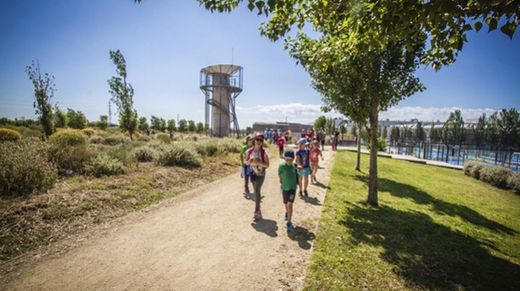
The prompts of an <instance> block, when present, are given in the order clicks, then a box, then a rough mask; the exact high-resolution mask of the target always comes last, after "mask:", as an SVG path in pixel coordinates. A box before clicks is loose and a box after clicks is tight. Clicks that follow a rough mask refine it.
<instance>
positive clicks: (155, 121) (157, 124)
mask: <svg viewBox="0 0 520 291" xmlns="http://www.w3.org/2000/svg"><path fill="white" fill-rule="evenodd" d="M150 124H151V125H150V127H151V128H152V129H153V130H157V131H160V130H161V119H160V118H159V117H157V116H153V115H152V118H151V119H150Z"/></svg>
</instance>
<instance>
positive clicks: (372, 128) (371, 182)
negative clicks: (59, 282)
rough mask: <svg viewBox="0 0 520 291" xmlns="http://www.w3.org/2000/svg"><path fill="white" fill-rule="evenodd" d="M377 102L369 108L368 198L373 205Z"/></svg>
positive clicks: (375, 204)
mask: <svg viewBox="0 0 520 291" xmlns="http://www.w3.org/2000/svg"><path fill="white" fill-rule="evenodd" d="M377 114H378V112H377V104H373V105H372V106H371V108H370V117H369V120H370V172H369V181H368V200H367V202H368V203H369V204H371V205H373V206H377V204H378V203H377V150H378V148H377Z"/></svg>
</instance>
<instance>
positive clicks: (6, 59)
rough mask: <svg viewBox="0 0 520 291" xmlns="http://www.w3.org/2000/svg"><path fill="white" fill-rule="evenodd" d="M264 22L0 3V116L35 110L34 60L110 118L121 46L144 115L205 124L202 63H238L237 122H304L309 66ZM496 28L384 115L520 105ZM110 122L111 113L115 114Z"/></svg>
mask: <svg viewBox="0 0 520 291" xmlns="http://www.w3.org/2000/svg"><path fill="white" fill-rule="evenodd" d="M262 21H265V17H257V16H256V14H253V13H250V12H249V11H248V10H247V9H246V8H245V7H241V9H238V10H236V11H234V12H232V13H231V14H211V13H210V12H208V11H206V10H205V9H204V8H203V7H200V6H199V5H198V4H197V3H196V1H195V0H182V1H166V0H161V1H159V0H154V1H152V0H149V1H144V3H143V4H141V5H136V4H134V3H133V1H132V0H112V1H102V0H89V1H86V0H77V1H66V0H54V1H52V0H47V1H25V0H18V1H1V2H0V116H7V117H10V118H14V117H22V116H24V117H27V118H33V117H34V109H33V108H32V102H33V99H34V97H33V89H32V87H31V83H30V81H29V80H28V79H27V76H26V74H25V72H24V69H25V66H26V65H28V64H30V63H31V61H32V60H38V61H39V63H40V66H41V69H42V71H44V72H50V73H52V74H53V75H54V76H55V79H56V80H55V81H56V86H57V89H58V90H57V92H56V94H55V98H54V100H53V102H57V103H58V104H59V105H60V107H63V108H67V107H70V108H74V109H76V110H80V111H83V112H84V113H85V114H86V115H87V117H88V118H89V119H91V120H97V119H98V118H99V115H102V114H106V113H107V107H108V105H107V103H108V100H109V98H110V95H109V93H108V85H107V80H108V79H109V78H110V77H111V76H112V75H114V74H115V68H114V66H113V64H112V63H111V61H110V59H109V56H108V51H109V50H110V49H120V50H121V51H122V52H123V53H124V56H125V58H126V60H127V66H128V80H129V82H130V83H131V84H132V85H133V86H134V88H135V95H134V102H135V107H136V109H137V111H138V113H139V115H141V116H146V117H149V116H150V115H152V114H153V115H158V116H161V117H164V118H168V119H169V118H177V116H179V117H180V118H186V119H193V120H196V121H202V120H203V119H204V107H203V105H204V101H203V100H204V99H203V94H202V93H201V91H200V89H199V88H198V84H199V80H198V78H199V71H200V69H201V68H202V67H205V66H208V65H212V64H219V63H230V62H231V60H232V59H231V51H232V48H233V51H234V58H233V62H234V63H235V64H238V65H241V66H243V67H244V91H243V93H242V94H241V95H240V96H239V98H238V102H237V105H238V107H239V112H238V114H239V116H238V117H239V121H240V124H241V126H246V125H250V124H251V123H252V122H253V121H275V120H285V118H287V119H288V120H289V121H293V122H311V121H312V120H314V119H315V118H316V117H317V116H318V115H319V114H320V112H319V107H320V103H321V102H320V96H319V94H318V93H316V92H315V91H314V90H313V89H312V88H311V86H310V81H309V78H308V76H307V74H306V72H305V71H304V70H303V69H302V68H301V67H299V66H296V64H295V62H294V60H292V59H291V58H290V57H289V56H288V54H287V53H286V52H285V51H284V50H283V43H282V42H276V43H272V42H270V41H269V40H267V39H266V38H264V37H261V36H260V34H259V33H258V27H259V24H260V23H261V22H262ZM518 34H519V32H517V34H516V35H515V37H514V39H513V40H510V39H509V38H508V37H506V36H505V35H503V34H502V33H500V32H494V33H487V31H485V30H484V29H483V30H482V31H481V32H480V33H472V34H470V35H469V43H468V44H466V46H465V48H464V51H463V52H462V53H461V54H460V55H459V58H458V60H457V62H456V63H455V64H453V65H451V66H449V67H446V68H444V69H442V70H441V71H440V72H433V71H432V70H431V69H424V68H421V69H419V71H418V72H417V73H418V76H419V77H420V78H421V80H422V81H423V83H424V84H425V85H426V87H427V90H426V91H425V92H422V93H419V94H416V95H415V96H412V97H410V98H408V99H406V100H404V101H403V102H401V103H400V104H399V105H398V106H396V107H395V108H392V109H391V110H389V111H388V112H386V113H382V114H381V117H382V118H390V119H410V118H413V117H417V118H420V119H427V120H431V119H440V120H444V119H445V118H446V117H447V115H448V114H449V111H451V110H453V109H454V108H461V109H462V112H463V116H465V117H466V118H474V117H475V116H478V115H479V114H480V113H482V112H491V111H493V110H494V109H501V108H511V107H515V108H519V107H520V93H519V92H520V78H519V76H520V74H518V69H519V68H520V53H519V52H520V37H519V36H518ZM114 120H116V119H114Z"/></svg>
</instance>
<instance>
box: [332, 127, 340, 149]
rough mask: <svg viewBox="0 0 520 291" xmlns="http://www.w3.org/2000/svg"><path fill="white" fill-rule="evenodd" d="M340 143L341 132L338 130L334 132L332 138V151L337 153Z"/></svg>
mask: <svg viewBox="0 0 520 291" xmlns="http://www.w3.org/2000/svg"><path fill="white" fill-rule="evenodd" d="M338 142H339V132H338V131H337V130H335V131H334V133H333V136H332V150H333V151H336V150H337V149H338Z"/></svg>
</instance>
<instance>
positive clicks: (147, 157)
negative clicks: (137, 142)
mask: <svg viewBox="0 0 520 291" xmlns="http://www.w3.org/2000/svg"><path fill="white" fill-rule="evenodd" d="M132 155H133V156H134V158H135V159H136V160H137V161H138V162H151V161H153V160H154V158H155V157H156V156H157V150H156V149H154V148H152V147H149V146H142V147H138V148H136V149H134V150H133V151H132Z"/></svg>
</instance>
